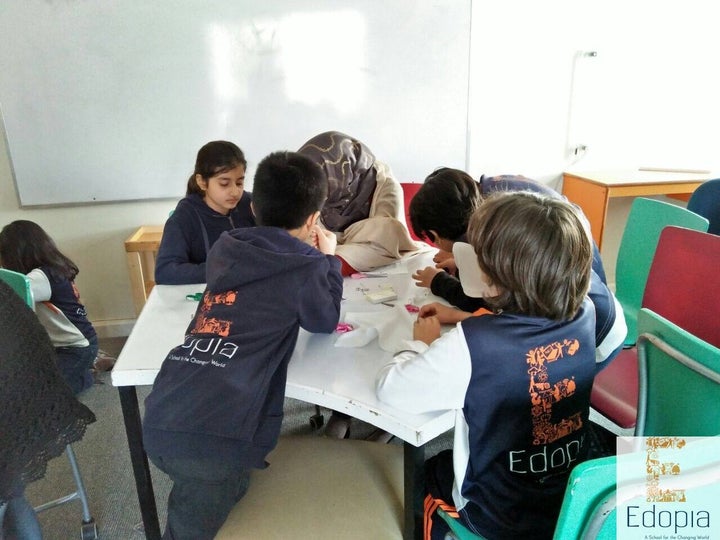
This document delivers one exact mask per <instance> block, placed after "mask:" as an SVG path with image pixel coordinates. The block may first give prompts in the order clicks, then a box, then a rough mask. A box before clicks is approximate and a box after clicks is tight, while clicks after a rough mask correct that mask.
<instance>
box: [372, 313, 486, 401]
mask: <svg viewBox="0 0 720 540" xmlns="http://www.w3.org/2000/svg"><path fill="white" fill-rule="evenodd" d="M471 371H472V369H471V363H470V352H469V351H468V347H467V344H466V342H465V335H464V334H463V331H462V326H461V325H460V324H458V325H457V326H456V327H455V328H453V329H452V330H450V331H448V332H446V333H445V334H443V335H442V336H440V337H439V338H438V339H436V340H435V341H433V343H432V345H430V346H429V347H428V346H427V345H426V344H425V343H423V342H422V341H411V342H409V343H408V349H407V350H404V351H401V352H399V353H397V354H396V355H395V356H394V357H393V359H392V361H391V362H390V363H388V364H386V365H385V366H383V367H382V368H381V369H380V372H379V373H378V376H377V383H376V391H377V396H378V399H380V401H382V402H384V403H387V404H388V405H391V406H393V407H395V408H397V409H400V410H403V411H406V412H409V413H413V414H421V413H426V412H430V411H439V410H449V409H462V407H463V404H464V402H465V394H466V393H467V388H468V384H469V383H470V374H471Z"/></svg>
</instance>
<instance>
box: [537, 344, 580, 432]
mask: <svg viewBox="0 0 720 540" xmlns="http://www.w3.org/2000/svg"><path fill="white" fill-rule="evenodd" d="M579 349H580V343H579V342H578V340H576V339H566V340H564V341H563V342H562V343H560V342H555V343H551V344H550V345H546V346H543V347H537V348H535V349H532V350H530V351H529V352H528V353H527V357H526V360H527V363H528V364H529V365H530V367H529V368H528V375H529V376H530V388H529V393H530V400H531V403H532V419H533V444H536V445H540V444H548V443H551V442H553V441H555V440H557V439H559V438H560V437H564V436H565V435H568V434H570V433H572V432H573V431H576V430H578V429H580V428H581V427H582V418H581V416H580V413H579V412H578V413H575V414H573V415H572V416H571V417H570V418H563V419H562V420H560V421H559V422H557V423H554V424H553V423H552V421H551V417H552V407H553V404H554V403H557V402H558V401H560V400H561V399H563V398H566V397H568V396H571V395H573V394H574V393H575V380H574V379H562V380H561V381H558V382H556V383H555V384H553V385H551V384H550V383H549V382H548V379H549V377H548V372H547V364H548V363H549V362H556V361H558V360H560V359H562V358H564V357H565V355H569V356H573V355H574V354H575V353H576V352H577V351H578V350H579Z"/></svg>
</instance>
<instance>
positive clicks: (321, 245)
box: [299, 225, 343, 334]
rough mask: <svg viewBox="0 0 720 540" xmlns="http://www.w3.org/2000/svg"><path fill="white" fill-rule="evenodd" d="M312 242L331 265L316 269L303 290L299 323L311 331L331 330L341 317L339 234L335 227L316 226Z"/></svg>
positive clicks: (327, 332)
mask: <svg viewBox="0 0 720 540" xmlns="http://www.w3.org/2000/svg"><path fill="white" fill-rule="evenodd" d="M311 242H312V244H313V245H314V246H315V247H316V248H317V249H318V250H319V251H320V252H321V253H323V254H324V255H325V256H326V257H325V258H326V260H327V261H328V264H329V266H328V267H324V268H322V269H319V270H318V271H316V272H313V273H312V274H311V275H310V276H309V279H308V280H307V281H306V282H305V283H304V284H303V288H302V291H301V294H300V307H299V314H300V326H301V327H302V328H304V329H305V330H307V331H308V332H319V333H323V334H329V333H331V332H334V331H335V328H337V323H338V321H339V320H340V300H341V299H342V290H343V280H342V276H341V275H340V261H339V260H338V259H337V258H336V257H335V246H336V245H337V238H336V237H335V234H334V233H333V232H332V231H327V230H325V229H322V228H320V227H318V226H317V225H316V226H315V227H313V230H312V232H311Z"/></svg>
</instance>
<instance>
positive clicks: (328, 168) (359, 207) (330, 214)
mask: <svg viewBox="0 0 720 540" xmlns="http://www.w3.org/2000/svg"><path fill="white" fill-rule="evenodd" d="M298 152H299V153H300V154H303V155H305V156H307V157H309V158H310V159H312V160H313V161H314V162H315V163H317V164H318V165H320V167H321V168H322V169H323V170H324V171H325V174H326V175H327V181H328V198H327V201H326V202H325V205H324V207H323V209H322V211H321V213H320V215H321V219H322V223H323V225H325V227H326V228H327V229H329V230H331V231H334V232H342V231H344V230H345V229H346V228H347V227H349V226H350V225H352V224H353V223H355V222H357V221H360V220H362V219H365V218H367V217H368V216H369V214H370V204H371V202H372V198H373V193H374V191H375V186H376V184H377V172H376V170H375V167H374V164H375V156H374V155H373V153H372V152H371V151H370V149H369V148H368V147H367V146H365V145H364V144H363V143H362V142H360V141H358V140H357V139H355V138H353V137H350V136H349V135H345V134H344V133H340V132H339V131H326V132H325V133H321V134H319V135H316V136H315V137H313V138H312V139H310V140H309V141H307V142H306V143H305V144H304V145H302V147H301V148H300V150H298Z"/></svg>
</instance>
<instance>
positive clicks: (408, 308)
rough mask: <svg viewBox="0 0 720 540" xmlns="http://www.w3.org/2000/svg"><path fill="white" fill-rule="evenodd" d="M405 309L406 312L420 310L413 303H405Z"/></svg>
mask: <svg viewBox="0 0 720 540" xmlns="http://www.w3.org/2000/svg"><path fill="white" fill-rule="evenodd" d="M405 309H407V311H408V313H417V312H419V311H420V308H419V307H417V306H416V305H415V304H405Z"/></svg>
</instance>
